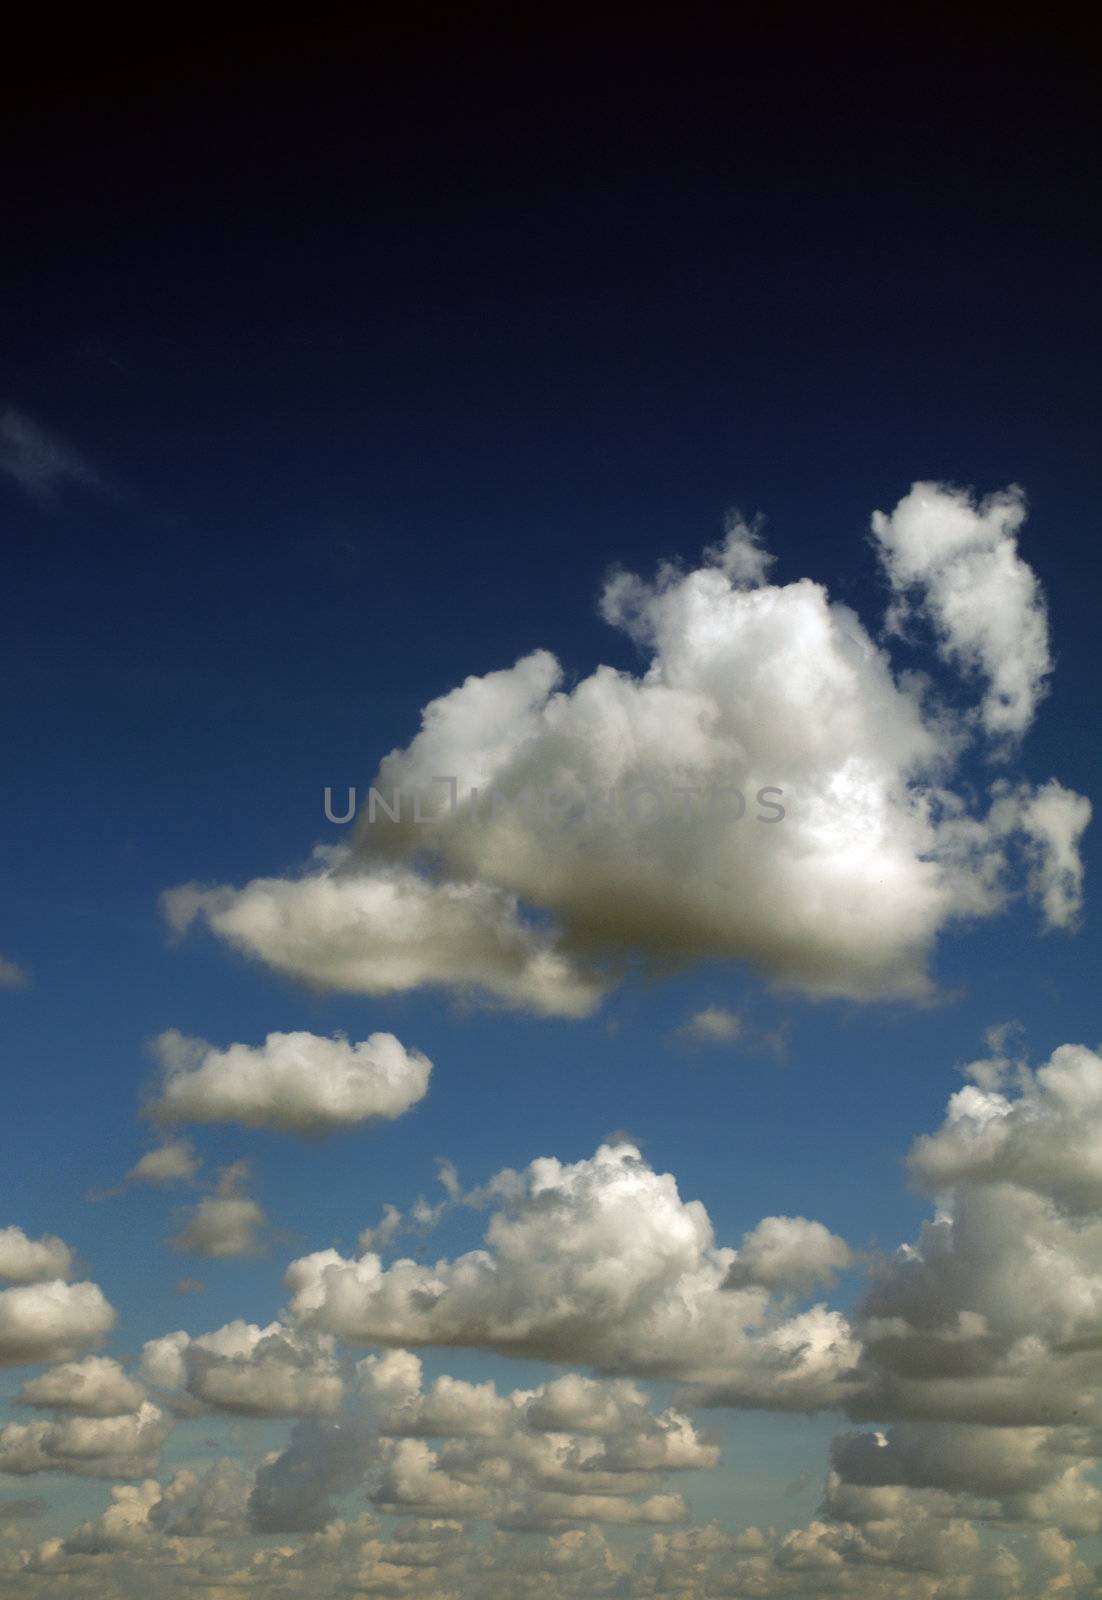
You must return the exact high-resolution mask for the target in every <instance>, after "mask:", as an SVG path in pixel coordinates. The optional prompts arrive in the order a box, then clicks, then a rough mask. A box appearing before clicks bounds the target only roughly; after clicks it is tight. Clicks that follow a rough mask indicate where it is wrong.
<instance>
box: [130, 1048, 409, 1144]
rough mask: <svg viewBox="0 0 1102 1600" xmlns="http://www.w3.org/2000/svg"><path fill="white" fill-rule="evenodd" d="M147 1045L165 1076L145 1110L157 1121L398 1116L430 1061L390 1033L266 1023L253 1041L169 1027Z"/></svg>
mask: <svg viewBox="0 0 1102 1600" xmlns="http://www.w3.org/2000/svg"><path fill="white" fill-rule="evenodd" d="M154 1049H155V1051H156V1054H157V1056H158V1059H159V1060H160V1063H161V1067H162V1070H163V1081H162V1084H161V1088H160V1094H159V1096H158V1098H156V1099H155V1100H154V1101H153V1102H152V1104H151V1105H150V1107H149V1110H150V1113H151V1114H152V1115H153V1116H155V1117H157V1118H158V1119H159V1120H161V1121H162V1122H200V1123H204V1122H206V1123H212V1122H237V1123H242V1124H244V1126H246V1127H250V1128H274V1129H278V1130H280V1131H283V1132H289V1133H302V1134H322V1133H329V1132H332V1131H333V1130H334V1129H336V1128H350V1127H356V1126H357V1125H360V1124H363V1123H370V1122H380V1121H390V1120H392V1119H393V1118H395V1117H400V1116H401V1115H402V1114H403V1112H406V1111H408V1110H409V1109H410V1108H411V1107H412V1106H414V1105H416V1104H417V1103H418V1101H419V1100H422V1099H423V1098H424V1096H425V1094H426V1092H427V1090H428V1082H429V1074H430V1073H431V1071H432V1063H431V1061H429V1059H428V1058H427V1056H424V1055H422V1054H421V1052H420V1051H419V1050H407V1049H406V1047H405V1046H404V1045H403V1044H401V1043H400V1041H399V1040H398V1039H396V1038H395V1037H394V1035H393V1034H392V1033H373V1034H372V1035H371V1036H370V1038H368V1039H365V1040H364V1041H363V1042H362V1043H360V1044H353V1043H351V1042H350V1041H349V1040H348V1039H345V1038H343V1037H341V1036H340V1035H337V1036H336V1037H334V1038H332V1039H326V1038H320V1037H319V1036H318V1035H317V1034H314V1033H270V1034H269V1035H268V1037H267V1039H266V1040H265V1041H264V1043H263V1044H262V1045H259V1046H252V1045H246V1044H232V1045H230V1046H229V1048H228V1049H226V1050H218V1049H216V1048H215V1047H214V1046H213V1045H210V1044H207V1043H206V1041H205V1040H203V1039H191V1038H187V1037H185V1035H183V1034H181V1033H178V1032H177V1031H176V1030H175V1029H172V1030H170V1031H169V1032H167V1033H162V1034H161V1035H160V1036H159V1038H157V1039H156V1040H154ZM170 1148H171V1147H170ZM146 1159H147V1160H148V1159H149V1158H148V1157H147V1158H146Z"/></svg>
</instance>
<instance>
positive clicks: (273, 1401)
mask: <svg viewBox="0 0 1102 1600" xmlns="http://www.w3.org/2000/svg"><path fill="white" fill-rule="evenodd" d="M142 1366H143V1372H144V1373H145V1376H146V1378H147V1379H148V1381H149V1382H150V1383H151V1384H153V1385H154V1386H156V1387H157V1388H158V1389H163V1390H166V1391H176V1392H177V1395H178V1396H179V1397H181V1398H184V1397H186V1399H187V1400H190V1401H194V1402H195V1404H194V1406H184V1407H180V1406H179V1400H178V1398H177V1395H173V1394H172V1393H169V1395H168V1397H167V1398H168V1400H169V1402H170V1403H173V1404H175V1405H177V1408H178V1409H186V1410H191V1411H198V1410H209V1411H222V1412H227V1413H230V1414H232V1415H237V1416H244V1417H307V1416H331V1415H333V1414H334V1413H335V1412H337V1411H338V1410H339V1409H340V1405H341V1401H342V1399H343V1396H344V1385H343V1382H342V1379H341V1374H340V1368H339V1365H338V1363H337V1360H336V1357H335V1353H334V1342H333V1340H332V1339H328V1338H326V1337H325V1336H324V1335H321V1336H319V1335H314V1334H303V1333H301V1332H299V1331H297V1330H296V1329H293V1328H286V1327H284V1326H283V1325H282V1324H280V1323H278V1322H272V1323H269V1324H268V1326H267V1327H264V1328H261V1327H259V1326H258V1325H257V1324H256V1323H251V1322H245V1321H244V1320H243V1319H241V1318H238V1319H237V1320H236V1321H234V1322H230V1323H227V1324H226V1326H225V1327H224V1328H219V1329H216V1330H215V1331H214V1332H213V1333H205V1334H200V1335H199V1336H198V1337H197V1338H195V1339H192V1338H190V1337H189V1336H188V1334H186V1333H184V1332H182V1331H181V1332H179V1333H172V1334H166V1335H164V1336H163V1337H161V1338H159V1339H153V1340H150V1341H149V1342H148V1343H147V1344H146V1345H145V1347H144V1351H143V1362H142Z"/></svg>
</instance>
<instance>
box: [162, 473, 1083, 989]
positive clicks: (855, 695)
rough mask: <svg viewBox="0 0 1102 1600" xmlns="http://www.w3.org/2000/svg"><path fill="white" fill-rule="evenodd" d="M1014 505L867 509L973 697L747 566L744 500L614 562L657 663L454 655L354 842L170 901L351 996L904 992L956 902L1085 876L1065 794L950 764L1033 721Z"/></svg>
mask: <svg viewBox="0 0 1102 1600" xmlns="http://www.w3.org/2000/svg"><path fill="white" fill-rule="evenodd" d="M916 507H917V508H918V509H917V510H916ZM1019 522H1020V506H1019V502H1018V501H1017V499H1016V498H1015V497H1014V496H1013V495H1008V496H1004V497H996V499H994V500H993V501H991V502H988V503H986V504H985V505H984V506H981V507H980V508H978V509H975V508H973V507H971V505H970V502H969V501H968V500H967V498H966V497H964V496H962V495H961V494H960V493H959V492H957V491H953V490H947V489H943V488H941V487H939V486H937V485H931V484H922V485H916V487H915V489H914V490H913V491H912V493H911V495H910V496H908V497H907V498H906V499H905V500H904V501H903V502H901V504H900V506H899V507H898V508H897V511H896V512H895V513H894V514H893V515H892V516H891V517H888V518H881V519H879V520H878V521H877V532H878V537H879V540H880V544H881V548H882V551H883V553H884V555H885V559H886V561H887V562H888V568H889V572H890V574H891V575H892V578H893V581H894V582H895V583H896V584H897V586H898V588H899V591H900V595H901V596H903V597H905V596H906V595H909V594H911V593H912V591H915V590H916V586H917V590H918V591H920V592H921V594H922V596H923V597H924V599H923V604H924V605H925V606H926V608H927V609H928V610H929V611H930V613H931V615H932V616H933V617H934V620H935V623H936V626H937V630H938V635H937V636H938V640H939V641H940V645H941V648H942V650H943V652H944V653H946V654H947V655H948V657H949V658H950V660H951V662H952V663H954V664H955V665H956V666H958V667H960V668H961V669H962V670H963V671H964V673H965V678H966V680H970V679H971V677H972V676H973V669H975V670H976V671H978V673H979V674H980V676H981V678H982V681H983V683H984V684H986V685H987V687H986V688H985V689H984V697H983V699H982V700H981V702H980V704H979V705H978V707H973V708H972V710H968V709H965V710H964V711H959V710H951V709H949V707H948V706H947V705H946V704H944V703H942V702H939V701H938V700H937V699H936V697H935V695H934V692H933V690H932V687H931V684H930V682H929V680H928V679H926V678H924V677H923V676H922V675H920V674H916V673H914V672H900V673H896V672H895V671H894V670H893V665H892V662H891V660H890V658H889V655H888V654H887V651H886V650H885V649H884V648H882V647H880V646H878V645H877V644H876V643H875V642H874V641H873V639H872V638H871V637H870V635H869V633H868V632H867V631H866V629H865V627H864V626H863V624H862V622H861V621H860V619H859V618H858V617H857V616H856V615H855V613H854V612H853V611H852V610H850V609H849V608H848V607H846V606H843V605H840V604H838V603H832V602H831V600H830V598H829V595H828V594H827V591H826V590H825V589H824V588H823V587H822V585H820V584H818V583H815V582H812V581H811V580H810V579H806V578H805V579H801V580H799V581H797V582H793V583H788V584H783V585H780V584H773V583H770V582H768V581H767V571H766V562H765V560H764V558H763V555H762V552H761V550H760V547H759V546H758V545H757V544H756V542H755V540H754V538H753V537H752V536H751V535H750V534H749V533H748V532H747V530H746V529H745V528H743V527H742V526H741V525H738V524H735V525H733V526H732V528H731V530H730V532H729V534H728V537H727V539H726V541H725V542H724V543H723V544H722V545H721V546H719V547H717V548H715V549H712V550H710V551H708V552H706V553H705V558H704V561H703V564H702V565H701V566H699V567H698V568H697V569H695V570H693V571H683V570H681V569H678V568H674V567H671V566H667V567H664V568H662V569H661V570H660V572H659V574H658V576H657V578H656V579H655V580H654V581H653V582H650V583H648V582H644V581H642V580H641V579H639V578H636V577H633V576H631V575H630V574H624V573H621V574H618V575H616V576H614V577H613V578H612V579H611V580H610V581H609V583H608V584H607V586H606V589H605V592H604V597H603V612H604V615H605V617H606V618H607V620H608V621H609V622H610V623H612V624H613V625H614V626H616V627H618V628H621V629H623V630H626V632H627V633H628V634H629V635H630V636H631V637H632V638H633V639H634V640H635V641H636V642H637V644H638V645H639V646H640V647H641V649H643V650H644V651H645V652H646V653H647V656H648V658H649V659H648V664H647V666H646V667H645V669H644V670H643V671H642V672H641V673H640V674H639V675H638V676H636V675H633V674H631V673H627V672H622V671H615V670H613V669H612V668H610V667H599V668H598V669H597V670H596V671H595V672H594V673H592V674H591V675H590V676H589V677H586V678H583V679H582V680H581V681H580V682H579V683H577V684H576V685H575V686H574V687H573V688H569V689H568V688H565V687H564V685H563V672H562V669H561V668H560V666H559V664H558V662H557V661H556V660H555V659H554V657H553V656H551V655H549V654H548V653H547V652H546V651H537V652H535V653H534V654H532V655H529V656H526V657H524V658H523V659H522V660H520V661H518V662H517V663H516V665H515V666H513V667H511V668H508V669H506V670H504V671H499V672H491V673H489V674H487V675H485V676H483V677H471V678H468V679H467V680H466V681H465V682H464V683H463V684H462V685H461V686H460V687H458V688H456V689H453V690H452V691H451V692H450V693H447V694H444V695H442V696H440V698H438V699H436V700H434V701H432V702H431V703H430V704H429V705H428V706H427V707H426V708H425V710H424V713H423V717H422V726H421V731H420V732H419V733H418V734H417V736H416V737H415V738H414V739H413V741H412V743H411V744H409V745H408V746H407V747H406V748H405V749H399V750H395V751H393V752H391V754H390V755H389V756H387V757H386V759H385V760H384V761H383V762H382V764H381V766H380V768H379V771H378V774H377V776H376V779H375V785H374V787H375V788H376V789H377V792H378V795H379V796H381V797H382V803H379V804H376V805H375V808H374V816H373V818H372V816H371V812H370V808H369V810H368V812H367V814H366V815H365V814H364V813H361V819H360V825H359V827H358V829H357V832H356V836H355V842H354V845H353V846H351V847H343V846H342V847H332V848H329V849H327V850H324V851H321V852H319V853H318V854H317V855H316V856H315V859H314V861H313V862H312V863H311V865H310V866H309V867H308V868H307V870H306V871H305V872H304V873H303V874H302V875H301V876H299V877H297V878H258V879H256V880H254V881H253V882H252V883H249V884H247V885H246V886H245V887H244V888H242V889H233V888H229V887H216V888H208V889H203V888H200V887H197V886H195V885H190V886H186V887H183V888H180V889H177V890H174V891H170V893H169V894H168V895H167V896H166V900H165V905H166V911H167V913H168V915H169V917H170V919H171V920H172V922H173V924H174V925H175V926H176V927H177V928H178V929H182V928H184V927H186V926H187V925H188V924H189V923H190V922H192V921H194V920H195V919H196V918H197V917H201V918H203V919H205V921H206V922H207V923H208V924H209V926H210V927H211V928H212V929H213V930H214V931H215V932H216V933H217V934H218V935H219V936H220V937H221V938H223V939H224V940H226V941H227V942H228V943H229V944H231V945H232V946H233V947H235V948H236V949H238V950H240V951H243V952H244V953H245V954H247V955H250V956H253V957H255V958H257V959H260V960H262V961H265V962H267V963H268V964H270V965H272V966H274V967H276V968H277V969H279V970H280V971H283V972H287V973H290V974H292V975H294V976H297V977H299V978H301V979H303V980H305V981H306V982H309V983H311V984H315V985H318V986H321V987H327V988H335V989H346V990H352V991H360V992H365V993H370V994H384V993H388V992H395V991H401V990H405V989H409V988H413V987H416V986H418V985H422V984H442V985H445V986H447V987H450V988H453V989H457V990H482V991H484V992H486V993H488V994H490V995H493V996H495V997H496V998H497V999H499V1000H501V1001H504V1002H506V1003H508V1004H513V1005H520V1006H527V1007H530V1008H532V1009H534V1010H537V1011H542V1012H557V1013H559V1014H562V1015H579V1014H582V1013H584V1012H586V1011H587V1010H590V1009H592V1007H593V1006H594V1004H595V1003H596V1002H597V1000H598V998H599V996H600V994H601V993H602V992H603V991H604V990H607V988H608V987H609V986H610V985H611V984H613V983H615V982H616V981H618V979H619V977H620V975H621V974H622V972H623V970H624V969H625V967H626V965H627V964H628V963H630V962H631V961H634V960H641V961H643V962H645V963H648V964H650V965H651V966H653V967H654V968H656V969H662V968H665V967H668V966H669V965H670V964H676V963H681V962H686V961H692V960H696V959H701V958H716V957H718V958H728V959H748V960H750V961H753V962H755V963H756V964H757V965H758V966H759V967H760V968H761V969H762V970H764V971H765V972H766V973H767V974H769V975H770V976H771V977H773V978H774V979H776V980H778V981H780V982H782V983H785V984H788V985H791V986H794V987H796V988H798V989H802V990H804V991H807V992H811V993H815V994H833V995H848V996H854V997H858V998H864V999H869V998H879V997H883V996H885V995H910V996H917V995H921V994H924V993H926V992H927V991H928V989H929V987H930V977H929V972H928V965H929V960H930V956H931V952H932V950H933V947H934V944H935V941H936V938H937V935H938V934H939V932H940V931H941V930H942V929H943V928H945V927H946V926H948V925H949V924H951V923H953V922H956V921H960V920H962V919H969V918H976V917H986V916H990V915H993V914H995V913H996V912H998V911H999V910H1001V909H1002V908H1003V907H1004V906H1005V905H1006V904H1007V901H1008V899H1009V898H1010V897H1011V896H1012V895H1014V894H1015V893H1021V892H1028V893H1030V894H1031V895H1032V896H1033V898H1034V899H1036V900H1037V901H1038V902H1039V904H1040V906H1041V909H1042V913H1043V915H1044V916H1045V918H1046V920H1047V922H1048V923H1049V924H1050V925H1054V926H1069V925H1071V924H1072V923H1073V922H1074V920H1075V917H1076V914H1077V911H1078V907H1079V902H1080V898H1081V883H1080V868H1079V863H1078V851H1077V846H1078V839H1079V836H1080V834H1081V832H1082V830H1083V827H1084V826H1085V825H1086V821H1087V818H1088V815H1089V806H1088V804H1087V802H1086V801H1085V800H1083V799H1082V798H1081V797H1079V796H1076V795H1073V794H1072V793H1071V792H1070V791H1068V790H1066V789H1064V788H1063V787H1062V786H1060V785H1059V784H1058V783H1056V782H1055V781H1052V782H1050V783H1048V784H1047V785H1045V786H1043V787H1042V788H1040V789H1037V788H1034V787H1033V786H1032V785H1031V784H1029V783H1026V782H1024V781H1023V780H1020V779H1016V780H1011V779H1009V778H1001V779H998V780H997V781H996V782H995V783H994V786H993V788H992V792H991V794H990V796H989V797H988V798H987V800H985V801H984V802H982V803H981V804H979V805H978V806H975V807H973V806H972V805H971V804H970V803H969V802H968V801H966V799H965V798H964V795H965V794H966V793H967V792H969V789H968V786H967V785H964V784H962V786H961V787H960V788H959V791H955V790H954V789H953V788H952V784H953V782H954V779H955V775H956V774H957V773H958V772H960V770H961V768H962V763H963V761H964V759H965V757H966V755H967V752H968V749H969V745H970V742H971V741H974V740H979V741H980V743H981V745H982V746H983V750H982V753H983V754H985V755H990V756H996V757H997V756H1000V755H1004V754H1005V753H1006V748H1005V743H1006V741H1005V736H1006V735H1008V734H1010V733H1013V734H1015V735H1020V734H1021V733H1023V732H1024V731H1025V728H1026V727H1027V725H1028V723H1029V721H1030V718H1031V716H1032V713H1033V708H1034V706H1035V703H1036V700H1037V698H1038V696H1039V694H1040V690H1041V685H1042V682H1043V679H1044V674H1045V672H1046V671H1047V665H1048V656H1047V645H1046V644H1045V638H1046V634H1045V624H1044V615H1043V608H1042V605H1041V601H1040V598H1039V595H1038V592H1037V587H1036V580H1035V578H1034V576H1033V574H1032V573H1031V571H1030V569H1029V568H1028V566H1026V565H1025V563H1024V562H1023V561H1022V559H1021V557H1020V556H1019V555H1018V553H1017V548H1016V542H1015V533H1016V529H1017V526H1018V523H1019ZM916 530H917V531H916ZM987 579H990V581H989V582H987ZM981 580H984V582H985V584H986V586H985V587H983V588H982V589H977V587H976V586H977V585H978V584H979V583H980V581H981ZM897 609H898V608H897ZM1023 629H1024V630H1025V635H1024V641H1025V642H1024V643H1023V644H1021V645H1019V646H1018V647H1015V642H1014V641H1015V640H1016V639H1018V637H1019V635H1021V634H1022V630H1023ZM966 686H967V685H966ZM966 776H968V777H969V778H970V777H971V774H970V773H969V774H966ZM448 780H450V782H449V781H448ZM451 784H454V786H455V795H456V797H457V798H458V804H456V805H455V806H454V808H453V807H452V804H451V799H452V796H451V793H450V790H451ZM473 789H477V790H478V792H479V795H480V796H481V800H480V801H479V803H478V804H477V805H475V804H472V802H471V798H470V795H471V791H472V790H473ZM736 790H737V791H738V792H739V794H740V795H741V796H743V797H744V799H745V801H746V813H745V815H743V816H742V817H741V819H739V820H736V813H737V811H738V808H739V801H738V800H736V798H735V796H734V793H733V791H736ZM766 791H780V794H779V795H778V794H776V793H771V794H769V795H768V796H767V798H766V799H765V800H764V801H762V802H760V803H759V802H757V801H756V800H755V798H754V797H755V796H757V795H759V793H762V794H764V793H765V792H766ZM524 795H527V796H528V797H529V803H528V804H526V805H522V804H521V803H520V798H519V797H522V796H524ZM610 795H612V797H613V804H612V806H611V807H610V805H609V803H608V799H609V796H610ZM415 796H416V797H417V799H418V802H419V804H420V806H421V810H422V814H424V813H425V811H426V810H427V809H430V808H434V809H435V811H436V812H437V813H438V815H437V818H436V820H435V821H431V822H429V823H422V822H419V821H418V820H417V817H416V816H415V814H414V797H415ZM487 796H493V797H496V800H491V799H488V798H487ZM388 806H389V812H388V809H387V807H388ZM396 809H397V811H398V814H399V816H398V820H397V821H393V820H390V813H392V812H394V811H395V810H396ZM782 809H783V812H784V815H783V817H782V816H781V815H780V811H781V810H782ZM760 818H764V819H766V820H759V819H760Z"/></svg>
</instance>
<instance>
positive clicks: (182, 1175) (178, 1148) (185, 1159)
mask: <svg viewBox="0 0 1102 1600" xmlns="http://www.w3.org/2000/svg"><path fill="white" fill-rule="evenodd" d="M198 1171H199V1161H198V1160H197V1158H196V1155H195V1151H194V1150H193V1149H192V1147H191V1145H190V1144H189V1143H188V1142H187V1140H186V1139H169V1140H167V1141H166V1142H165V1143H164V1144H160V1145H157V1147H156V1148H155V1149H153V1150H147V1151H146V1153H145V1155H144V1156H142V1158H141V1160H140V1161H139V1162H138V1164H137V1165H136V1166H134V1167H131V1169H130V1171H129V1172H128V1173H127V1174H126V1176H127V1178H128V1179H129V1180H130V1182H131V1183H156V1184H161V1183H187V1182H188V1181H189V1180H190V1179H191V1178H194V1176H195V1174H196V1173H197V1172H198Z"/></svg>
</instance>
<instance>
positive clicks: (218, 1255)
mask: <svg viewBox="0 0 1102 1600" xmlns="http://www.w3.org/2000/svg"><path fill="white" fill-rule="evenodd" d="M248 1180H249V1163H248V1162H247V1161H235V1162H233V1164H232V1165H231V1166H228V1167H223V1168H222V1171H221V1173H220V1174H219V1177H218V1187H217V1189H216V1191H215V1193H214V1194H213V1195H208V1196H207V1198H206V1199H205V1200H200V1202H199V1204H198V1205H197V1206H195V1207H194V1208H193V1209H192V1210H191V1211H188V1212H187V1213H185V1221H184V1226H183V1228H181V1230H180V1232H179V1233H178V1234H177V1235H176V1237H175V1238H174V1239H173V1240H172V1241H171V1243H172V1246H173V1248H174V1249H176V1250H179V1251H180V1252H181V1253H182V1254H185V1255H193V1256H208V1257H210V1258H211V1259H212V1260H215V1261H225V1260H230V1259H233V1258H235V1257H238V1256H256V1255H260V1254H261V1253H262V1251H263V1249H264V1245H263V1244H262V1242H261V1240H260V1237H259V1235H260V1232H261V1230H262V1229H263V1228H265V1227H267V1223H268V1218H267V1217H266V1216H265V1214H264V1211H263V1210H262V1209H261V1207H260V1206H259V1205H258V1204H257V1202H256V1201H255V1200H254V1199H252V1197H251V1196H250V1195H248V1194H246V1193H245V1189H246V1187H247V1184H248Z"/></svg>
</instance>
